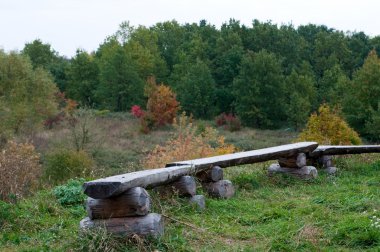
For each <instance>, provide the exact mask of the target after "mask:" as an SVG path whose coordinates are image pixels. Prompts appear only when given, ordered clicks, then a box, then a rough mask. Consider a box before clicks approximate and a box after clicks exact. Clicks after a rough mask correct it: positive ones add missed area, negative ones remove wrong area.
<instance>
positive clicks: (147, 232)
mask: <svg viewBox="0 0 380 252" xmlns="http://www.w3.org/2000/svg"><path fill="white" fill-rule="evenodd" d="M80 228H81V230H82V231H87V230H91V229H96V228H105V229H106V230H107V231H108V232H110V233H112V234H114V235H118V236H123V237H131V236H133V235H138V236H141V237H147V236H153V237H159V236H161V235H162V234H163V233H164V220H163V218H162V216H161V215H160V214H156V213H150V214H148V215H145V216H139V217H124V218H111V219H106V220H91V219H90V218H88V217H86V218H84V219H83V220H81V222H80Z"/></svg>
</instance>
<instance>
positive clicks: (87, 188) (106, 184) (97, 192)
mask: <svg viewBox="0 0 380 252" xmlns="http://www.w3.org/2000/svg"><path fill="white" fill-rule="evenodd" d="M317 146H318V144H317V143H316V142H302V143H295V144H287V145H281V146H276V147H271V148H265V149H259V150H253V151H246V152H239V153H234V154H227V155H220V156H216V157H211V158H201V159H195V160H189V161H181V162H175V163H172V164H168V165H167V166H168V167H167V168H160V169H151V170H144V171H138V172H131V173H127V174H123V175H117V176H112V177H108V178H102V179H97V180H93V181H90V182H86V183H84V185H83V189H84V193H85V194H87V195H88V196H90V197H91V198H95V199H102V198H109V197H112V196H116V195H119V194H121V193H123V192H125V191H126V190H128V189H129V188H132V187H138V186H139V187H144V188H149V187H154V186H158V185H162V184H167V183H170V182H173V181H175V180H176V179H178V178H179V177H181V176H184V175H191V174H195V173H198V172H200V171H203V170H206V169H210V168H212V167H213V166H220V167H222V168H224V167H229V166H236V165H243V164H251V163H257V162H262V161H267V160H275V159H278V158H280V157H291V156H294V155H297V154H298V153H299V152H303V153H307V152H311V151H313V150H315V148H317Z"/></svg>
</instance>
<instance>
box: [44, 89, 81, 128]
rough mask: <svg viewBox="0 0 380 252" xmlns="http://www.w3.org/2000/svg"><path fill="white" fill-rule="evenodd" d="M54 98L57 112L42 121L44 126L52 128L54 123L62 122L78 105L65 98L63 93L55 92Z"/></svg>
mask: <svg viewBox="0 0 380 252" xmlns="http://www.w3.org/2000/svg"><path fill="white" fill-rule="evenodd" d="M55 99H56V102H57V104H58V110H59V111H58V113H57V114H55V115H53V116H50V117H49V118H48V119H46V120H45V121H44V126H45V128H48V129H52V128H53V127H54V126H55V125H59V124H60V123H62V122H63V121H64V120H65V119H66V118H67V117H68V116H70V115H72V114H73V113H74V111H75V109H76V108H77V106H78V103H77V102H76V101H74V100H71V99H69V98H66V96H65V93H63V92H57V93H56V94H55Z"/></svg>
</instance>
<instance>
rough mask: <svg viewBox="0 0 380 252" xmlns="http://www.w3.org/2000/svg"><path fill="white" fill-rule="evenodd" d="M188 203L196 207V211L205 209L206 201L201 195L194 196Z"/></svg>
mask: <svg viewBox="0 0 380 252" xmlns="http://www.w3.org/2000/svg"><path fill="white" fill-rule="evenodd" d="M189 203H190V204H192V205H195V206H197V208H198V209H200V210H203V209H205V208H206V199H205V196H203V195H194V196H193V197H191V198H190V199H189Z"/></svg>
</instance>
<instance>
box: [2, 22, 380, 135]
mask: <svg viewBox="0 0 380 252" xmlns="http://www.w3.org/2000/svg"><path fill="white" fill-rule="evenodd" d="M379 53H380V36H377V37H369V36H368V35H366V34H365V33H363V32H352V33H351V32H342V31H338V30H335V29H331V28H328V27H326V26H324V25H314V24H308V25H301V26H299V27H294V26H293V25H277V24H273V23H272V22H260V21H258V20H254V21H253V22H252V26H250V27H249V26H245V25H241V24H240V22H239V21H237V20H233V19H231V20H229V21H228V22H226V23H224V24H223V25H222V26H221V27H220V29H218V28H216V27H215V26H214V25H212V24H209V23H208V22H207V21H205V20H201V21H200V22H199V23H198V24H196V23H192V24H189V23H186V24H179V23H178V22H176V21H167V22H163V23H157V24H155V25H153V26H151V27H145V26H139V27H133V26H131V25H130V24H129V23H128V22H124V23H122V24H121V25H120V28H119V30H117V31H116V32H115V33H114V34H113V35H110V36H109V37H107V38H105V40H104V42H103V43H102V44H100V45H99V47H98V49H97V50H96V51H95V52H86V51H85V50H80V49H79V50H77V52H76V55H75V56H74V57H72V58H71V59H67V58H65V57H62V56H60V55H59V53H58V52H56V51H55V50H54V49H53V48H52V47H51V45H49V44H47V43H44V42H43V41H41V40H38V39H37V40H35V41H32V42H30V43H27V44H26V45H25V47H24V48H23V49H22V50H21V52H19V53H18V52H11V53H9V54H7V53H4V52H0V73H2V76H0V83H1V85H0V88H1V89H0V97H3V98H2V100H1V101H0V102H1V103H3V104H4V103H5V104H4V105H5V106H3V108H6V107H8V108H9V107H11V108H13V107H12V104H14V103H15V100H14V99H13V100H12V98H11V96H9V94H12V93H15V91H14V89H15V88H14V87H13V88H12V87H11V85H8V84H10V83H9V82H8V81H7V80H10V78H11V75H14V74H16V75H17V74H18V76H19V77H18V78H19V79H20V80H21V78H24V79H27V80H28V81H27V82H25V83H28V84H26V86H27V87H26V88H25V89H23V92H24V93H23V94H24V95H25V96H27V95H30V98H27V99H25V102H23V103H22V104H24V105H25V104H30V103H33V104H37V105H38V106H37V107H35V109H34V110H33V111H32V109H31V108H30V106H29V105H25V106H24V107H23V106H19V105H17V106H16V105H15V107H14V110H13V111H16V110H17V109H19V110H20V113H34V114H39V113H40V114H41V113H42V114H43V113H45V112H46V111H50V110H52V109H53V108H52V107H51V106H50V105H51V104H49V103H48V99H46V97H51V96H52V94H53V93H54V92H57V91H58V89H59V90H60V91H61V92H63V93H65V95H66V97H68V98H70V99H73V100H75V101H77V102H78V103H79V104H80V105H81V106H86V107H91V108H95V109H99V110H110V111H129V110H130V109H131V107H132V106H133V105H140V106H143V105H144V104H146V100H147V97H146V95H144V87H145V86H146V83H147V79H149V78H150V77H152V76H154V78H155V79H156V80H157V82H158V83H164V84H165V85H168V86H170V87H171V88H172V89H173V90H174V92H175V93H176V95H177V99H178V101H179V102H180V106H181V108H182V110H184V111H186V112H188V113H192V114H193V115H194V117H196V118H201V119H210V118H213V117H215V116H216V115H219V114H221V113H223V112H224V113H232V114H234V115H237V116H239V118H240V119H241V120H242V122H243V124H244V125H246V126H250V127H255V128H263V129H269V128H285V127H290V128H293V129H299V128H302V127H303V126H304V125H305V122H306V121H307V118H308V117H309V115H310V114H311V113H312V112H314V111H316V110H317V109H318V107H319V106H320V105H321V104H324V103H327V104H329V105H330V106H331V107H334V108H335V109H336V110H338V111H340V112H339V113H341V114H342V115H343V116H344V117H345V118H346V120H347V121H348V123H349V124H350V125H351V126H352V127H354V128H355V129H356V130H357V131H358V132H359V133H360V134H361V136H363V137H366V138H367V139H369V140H379V138H380V126H379V125H380V102H379V101H380V59H379V57H378V56H377V55H379ZM24 56H27V57H24ZM27 58H29V59H27ZM12 62H13V63H12ZM12 64H13V65H12ZM10 65H12V69H14V71H13V72H12V70H10V69H8V68H7V67H8V66H10ZM44 70H45V71H44ZM46 71H48V72H50V74H51V76H52V77H53V80H54V82H55V83H56V85H57V87H58V89H57V87H55V86H53V85H51V84H50V81H51V80H49V78H50V76H49V74H46ZM22 76H23V77H22ZM19 82H20V83H22V81H19ZM7 83H8V84H7ZM32 83H34V84H32ZM18 86H20V87H21V84H20V85H18ZM12 90H13V91H12ZM34 93H35V94H36V95H35V96H33V94H34ZM37 93H38V95H37ZM41 94H45V96H43V95H42V96H41ZM4 97H10V98H4ZM18 97H21V98H19V99H23V98H22V97H24V96H18ZM34 97H40V99H37V98H34ZM41 97H42V98H41ZM44 97H45V98H44ZM26 107H28V109H26ZM26 110H30V111H29V112H27V111H26ZM41 110H44V111H42V112H41ZM46 113H47V112H46ZM2 114H3V115H6V114H7V109H3V111H2ZM13 117H14V116H13ZM13 117H12V118H13ZM8 119H9V118H8ZM8 121H9V123H16V124H17V118H13V119H12V120H10V119H9V120H8ZM13 129H14V130H15V131H17V130H18V126H17V125H16V126H15V127H13Z"/></svg>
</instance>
